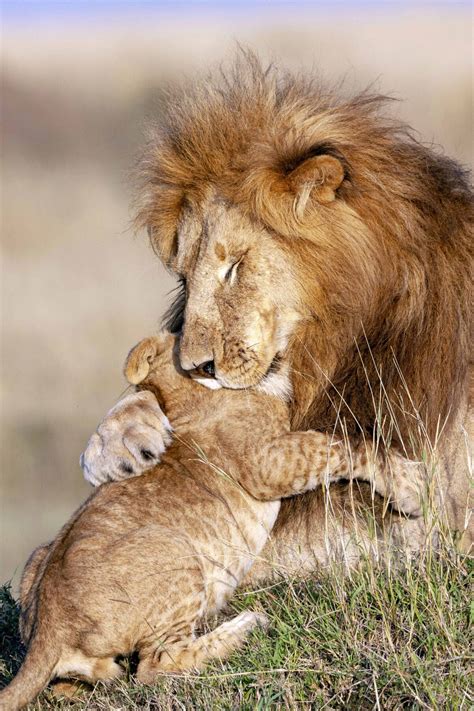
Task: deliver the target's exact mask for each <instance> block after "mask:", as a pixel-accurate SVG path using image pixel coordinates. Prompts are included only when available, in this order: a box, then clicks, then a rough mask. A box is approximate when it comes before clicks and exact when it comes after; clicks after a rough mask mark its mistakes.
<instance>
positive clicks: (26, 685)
mask: <svg viewBox="0 0 474 711" xmlns="http://www.w3.org/2000/svg"><path fill="white" fill-rule="evenodd" d="M42 627H43V626H42V625H41V623H40V624H39V625H38V628H37V629H36V630H35V632H34V633H33V637H32V639H31V643H30V646H29V648H28V652H27V653H26V657H25V659H24V660H23V664H22V665H21V667H20V669H19V671H18V674H17V675H16V677H15V678H14V679H13V681H12V682H11V683H10V684H9V685H8V686H7V687H6V688H5V689H2V691H0V709H1V710H2V711H18V709H22V708H23V707H24V706H26V705H27V704H28V703H29V702H30V701H33V699H34V698H35V697H36V696H37V695H38V694H39V693H40V691H43V689H44V688H45V686H46V685H47V684H48V683H49V682H50V681H51V679H52V677H53V673H54V668H55V666H56V665H57V663H58V662H59V649H58V644H57V641H56V640H55V639H53V638H52V635H51V630H50V629H49V630H48V629H46V630H45V629H42Z"/></svg>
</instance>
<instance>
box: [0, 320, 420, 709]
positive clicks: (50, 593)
mask: <svg viewBox="0 0 474 711" xmlns="http://www.w3.org/2000/svg"><path fill="white" fill-rule="evenodd" d="M176 345H177V339H176V337H175V336H172V335H170V334H165V333H164V334H162V335H160V336H159V337H156V338H148V339H145V340H144V341H142V342H141V343H140V344H138V346H136V348H134V349H133V350H132V351H131V353H130V354H129V357H128V360H127V364H126V375H127V378H128V380H129V382H132V383H138V384H139V387H142V388H147V389H148V390H151V391H152V392H153V393H154V394H155V396H156V397H157V398H158V400H159V402H160V403H161V405H162V407H163V409H164V410H165V411H166V412H167V413H168V415H169V417H170V419H171V423H172V425H173V429H174V441H173V443H172V445H171V446H170V447H169V449H168V450H167V452H166V454H165V455H164V456H163V459H162V461H161V463H160V464H159V465H158V466H157V467H156V468H155V469H154V470H152V471H151V472H150V473H149V474H148V475H145V476H142V477H137V478H134V479H133V478H132V479H128V480H127V481H125V482H114V483H111V484H104V485H103V486H102V487H100V488H99V489H98V490H96V492H95V493H94V494H93V495H92V496H91V497H90V498H89V499H88V500H87V501H86V502H85V503H84V504H83V506H82V507H81V508H80V509H79V510H78V511H77V513H76V514H75V515H74V516H73V517H72V519H71V520H70V521H69V522H68V523H67V524H66V525H65V526H64V528H63V529H62V531H61V532H60V533H59V535H58V536H57V538H56V540H55V541H53V543H51V544H50V545H48V546H42V547H40V548H38V549H37V550H36V551H35V552H34V553H33V554H32V556H31V558H30V560H29V562H28V564H27V566H26V568H25V572H24V574H23V578H22V581H21V586H20V602H21V625H20V628H21V634H22V638H23V640H24V642H25V644H26V645H27V647H28V652H27V656H26V659H25V661H24V663H23V665H22V667H21V669H20V671H19V673H18V675H17V677H16V678H15V679H14V681H13V682H12V684H11V685H10V686H9V687H8V688H7V689H6V690H5V691H3V692H1V693H0V705H2V708H3V707H5V708H8V709H16V708H20V707H22V706H24V705H25V704H26V703H28V702H29V701H30V700H32V698H33V697H34V696H35V695H36V694H37V693H39V692H40V691H41V689H42V688H43V687H44V686H45V685H46V684H47V683H48V682H49V681H50V680H51V679H53V678H55V677H66V678H67V677H77V678H79V679H82V680H85V681H91V682H94V681H97V680H99V679H110V678H114V677H116V676H118V675H119V674H120V673H121V667H120V666H119V665H118V664H117V662H116V657H117V656H118V655H124V654H129V653H131V652H133V651H138V652H139V657H140V662H139V666H138V671H137V676H138V679H139V680H141V681H143V682H146V683H152V682H153V681H154V679H155V678H156V676H157V674H158V673H159V672H160V671H161V672H163V671H170V670H171V671H181V670H190V669H198V668H200V667H201V666H202V665H203V664H204V663H205V662H206V661H207V660H208V659H211V658H213V657H219V658H223V657H225V656H226V655H227V654H228V653H229V652H230V651H232V650H233V649H235V648H236V647H237V646H239V645H240V644H242V643H243V641H244V639H245V637H246V635H247V633H248V632H249V631H250V630H251V629H252V628H253V627H254V626H255V625H256V624H257V623H259V622H263V619H262V616H261V615H258V614H255V613H252V612H246V613H242V614H241V615H239V616H238V617H237V618H235V619H233V620H230V621H228V622H225V623H224V624H222V625H221V626H220V627H218V628H217V629H215V630H214V631H212V632H209V633H208V634H206V635H204V636H202V637H198V638H196V637H195V630H196V626H197V625H198V623H199V622H200V621H201V620H202V618H203V617H204V616H205V615H206V614H209V613H212V612H216V611H218V610H220V609H221V608H222V607H223V606H224V604H225V603H226V601H227V600H228V599H229V597H230V596H231V595H232V593H233V591H234V589H235V587H236V586H237V585H238V584H239V582H240V581H241V580H242V578H243V576H244V575H245V574H246V573H247V571H248V570H249V568H250V567H251V566H252V564H253V562H254V560H255V559H256V558H258V556H259V554H260V551H261V549H262V547H263V546H264V544H265V543H266V541H267V538H268V536H269V534H270V531H271V529H272V526H273V524H274V522H275V520H276V517H277V514H278V511H279V508H280V502H279V500H278V499H279V497H283V496H292V495H294V494H297V493H300V492H302V491H306V490H308V489H312V488H314V487H316V486H319V485H320V484H322V483H324V482H325V481H326V480H327V481H328V482H329V481H333V480H337V479H338V478H340V477H345V478H350V477H352V476H354V477H355V476H358V475H359V473H361V475H362V476H365V471H366V465H367V459H368V458H370V456H371V455H370V452H369V451H368V450H367V449H366V448H364V449H361V450H360V452H359V453H357V454H356V455H355V457H354V458H353V460H352V461H350V460H349V459H348V458H347V453H346V451H345V448H344V446H343V444H341V443H338V442H333V441H332V440H331V438H330V437H328V436H327V435H325V434H323V433H320V434H319V437H318V439H315V438H314V437H308V436H307V435H308V433H291V432H290V418H289V407H288V403H287V402H286V401H285V400H284V399H281V398H279V397H275V396H274V395H269V394H267V393H266V392H265V390H264V389H263V388H261V387H257V388H255V389H253V390H238V391H236V392H235V391H234V392H232V391H231V390H226V389H219V390H216V391H212V390H209V389H206V388H203V387H202V386H201V385H199V384H198V383H196V382H194V380H193V379H191V378H190V377H189V375H188V374H187V373H185V372H183V371H182V369H181V368H180V366H179V365H178V363H177V357H176ZM282 377H283V374H282ZM314 461H318V462H319V466H318V467H314V466H312V465H311V466H310V464H309V463H311V462H314ZM395 465H396V466H398V462H396V463H395ZM372 471H373V478H374V485H375V486H376V488H377V489H378V490H379V491H380V492H381V493H382V494H383V495H390V491H391V489H392V486H393V480H392V477H391V472H390V471H389V469H388V468H384V469H380V470H379V469H377V467H375V468H373V469H372ZM389 490H390V491H389ZM275 491H277V495H276V496H275V493H274V492H275ZM402 492H403V496H406V495H407V492H408V499H413V501H414V502H416V492H415V491H413V490H410V489H406V488H405V487H404V485H403V482H402ZM259 499H262V500H266V499H273V500H272V501H266V502H265V501H261V500H259ZM413 501H408V500H407V501H405V502H404V503H406V505H415V506H416V503H415V504H413Z"/></svg>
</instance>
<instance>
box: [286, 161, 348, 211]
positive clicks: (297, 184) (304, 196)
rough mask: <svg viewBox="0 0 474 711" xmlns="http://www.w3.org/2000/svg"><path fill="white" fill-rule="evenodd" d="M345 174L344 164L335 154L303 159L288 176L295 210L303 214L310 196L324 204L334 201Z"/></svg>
mask: <svg viewBox="0 0 474 711" xmlns="http://www.w3.org/2000/svg"><path fill="white" fill-rule="evenodd" d="M344 176H345V171H344V168H343V165H342V163H341V161H340V160H339V159H338V158H335V157H334V156H331V155H317V156H311V157H309V158H306V160H303V161H302V162H301V163H299V165H297V166H296V168H293V169H292V170H291V171H290V172H289V173H287V176H286V179H287V182H288V185H289V187H290V189H291V191H292V192H293V193H294V195H295V212H296V213H297V214H298V215H301V214H302V213H303V212H304V209H305V207H306V204H307V202H308V200H309V199H310V198H314V199H315V200H317V201H318V202H320V203H323V204H324V203H328V202H332V201H333V200H334V199H335V197H336V195H335V193H336V190H337V189H338V187H339V186H340V185H341V183H342V181H343V180H344Z"/></svg>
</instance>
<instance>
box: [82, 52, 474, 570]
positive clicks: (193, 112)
mask: <svg viewBox="0 0 474 711" xmlns="http://www.w3.org/2000/svg"><path fill="white" fill-rule="evenodd" d="M384 103H385V100H384V98H383V97H380V96H374V95H370V94H367V93H362V94H360V95H358V96H355V97H353V98H349V99H341V98H339V97H338V96H337V95H335V94H334V93H332V92H330V91H327V90H325V89H324V88H322V87H321V86H319V85H318V84H316V83H315V82H313V81H312V80H311V79H308V78H306V77H304V76H294V75H290V74H279V73H278V72H277V71H276V70H274V69H272V68H270V69H267V70H264V69H262V68H261V66H260V64H259V63H258V61H257V60H256V59H255V58H254V57H252V56H250V57H249V56H247V57H244V58H241V59H239V60H238V61H237V62H236V63H235V65H234V67H233V69H232V70H231V71H230V72H229V73H228V74H227V75H219V76H218V77H217V78H215V79H208V80H206V81H204V82H202V83H201V84H199V85H197V86H195V87H193V88H187V89H185V90H183V91H181V92H177V93H176V94H175V95H174V96H173V97H171V98H170V99H169V101H168V104H167V108H166V110H165V112H164V114H163V116H160V120H159V125H158V126H157V127H156V129H155V131H154V134H153V137H152V139H151V141H150V143H149V145H148V147H147V149H146V152H145V156H144V159H143V161H142V164H141V178H142V182H141V190H140V192H139V196H138V206H137V226H138V227H139V228H142V227H146V228H147V229H148V232H149V235H150V238H151V242H152V245H153V247H154V249H155V251H156V252H157V254H158V255H159V257H160V258H161V259H162V260H163V262H164V263H165V264H166V265H167V266H168V267H169V268H170V269H171V270H172V271H173V272H174V273H175V274H177V275H178V276H179V277H180V278H181V281H182V293H181V294H180V297H179V298H178V300H177V302H176V304H175V306H174V309H173V310H172V311H171V313H170V315H169V323H170V325H171V327H172V328H173V329H174V330H178V329H181V334H182V335H181V350H180V359H181V365H182V367H183V368H185V369H188V370H189V369H194V368H196V369H198V370H200V371H201V374H202V375H203V377H205V376H206V375H207V376H209V381H208V385H210V386H212V383H213V382H214V381H215V380H217V381H219V382H220V384H221V385H224V386H225V387H229V388H243V387H246V386H249V385H253V384H255V383H256V382H258V381H259V380H262V379H264V378H265V379H267V380H271V382H273V383H274V385H275V387H276V388H278V368H279V363H280V362H281V361H282V360H285V361H288V362H289V363H290V366H291V369H292V389H293V395H292V427H293V429H301V430H308V431H310V432H311V431H312V430H323V431H334V432H335V433H337V435H338V436H343V437H345V438H346V440H347V443H348V445H349V446H350V447H351V448H352V449H353V450H354V449H357V448H360V447H361V446H366V445H367V443H368V442H369V443H372V445H371V451H372V452H374V451H375V452H376V453H375V455H374V456H375V457H376V458H377V459H378V462H379V463H380V462H382V463H383V460H384V457H385V456H386V452H387V448H395V449H396V450H397V451H399V452H401V453H403V454H405V456H407V457H409V458H411V459H413V460H421V459H423V460H424V461H425V466H426V463H427V462H428V461H429V462H430V465H429V466H426V475H427V483H428V487H427V489H428V490H429V494H430V496H431V498H432V501H434V503H435V506H436V510H437V512H438V514H439V515H440V518H444V517H446V519H447V522H448V523H449V525H450V527H451V528H453V529H455V530H456V531H458V532H459V533H460V534H461V533H464V546H465V547H466V546H468V545H469V543H470V540H471V535H472V528H471V527H469V526H468V522H469V520H468V511H469V509H468V506H469V503H468V490H469V472H468V452H467V441H468V437H469V434H468V430H469V427H468V412H469V411H468V397H469V393H468V390H469V386H468V379H469V357H470V339H471V309H470V295H471V291H470V289H471V273H472V272H471V268H472V247H471V236H470V227H471V225H472V207H471V205H472V203H471V193H470V190H469V186H468V183H467V180H466V175H465V173H464V172H463V170H462V169H461V167H460V166H459V165H457V164H456V163H455V162H453V161H451V160H449V159H447V158H445V157H444V156H440V155H438V154H436V153H435V152H433V151H432V150H430V149H428V148H426V147H425V146H423V145H421V144H420V143H418V142H417V141H416V140H415V139H414V138H413V137H412V135H411V133H410V129H409V128H407V127H406V126H403V125H400V124H399V123H396V122H395V121H393V120H391V119H389V118H387V117H386V116H385V115H384V114H383V107H384ZM471 431H472V419H471ZM308 436H309V437H311V436H312V435H311V434H309V435H308ZM167 437H168V434H167V431H166V421H165V419H163V415H162V414H161V412H160V410H159V408H158V406H157V404H156V402H155V401H154V399H153V397H152V396H151V394H149V393H139V394H134V395H132V396H129V397H128V398H125V399H124V400H123V401H122V402H121V403H119V404H118V405H117V406H116V407H115V408H114V409H113V410H112V411H111V413H109V415H108V416H107V417H106V419H105V420H104V421H103V423H102V424H101V425H100V426H99V429H98V432H97V433H96V434H95V435H93V437H92V438H91V440H90V443H89V445H88V449H87V450H86V452H85V455H84V457H83V465H84V469H85V474H86V478H87V479H88V480H89V481H91V482H92V483H95V484H96V483H99V482H101V481H104V480H106V479H108V478H111V479H116V478H122V477H124V476H128V475H130V474H132V473H133V474H139V473H141V472H143V471H144V470H145V469H146V468H148V467H149V466H150V465H151V464H153V463H154V462H155V461H156V460H157V459H158V458H159V456H160V453H161V452H162V451H163V449H164V446H165V445H166V438H167ZM302 456H304V449H303V450H302ZM367 466H370V462H368V464H367ZM364 486H366V485H361V486H360V487H359V488H358V489H356V490H352V489H350V488H348V486H345V485H335V486H331V487H330V489H331V497H330V501H327V500H325V492H324V491H322V490H319V491H315V492H312V493H309V494H304V495H303V496H300V497H297V498H295V499H289V500H286V502H285V503H284V506H283V507H282V510H281V513H280V517H279V519H278V522H277V525H276V527H275V529H274V548H273V550H272V551H268V553H269V556H270V555H271V556H272V557H273V560H274V562H276V563H278V564H281V565H283V566H284V567H286V568H287V569H290V570H292V571H295V570H298V569H301V567H303V569H305V570H308V569H311V568H312V567H314V565H315V562H316V563H325V562H326V561H327V560H328V557H330V556H331V555H335V554H337V555H339V554H341V553H342V552H343V553H344V555H345V556H346V557H348V558H349V559H350V560H354V559H357V556H358V555H359V551H360V546H361V545H362V547H363V548H365V549H367V548H368V546H370V541H372V540H373V538H374V535H373V532H370V530H369V529H370V526H368V525H367V515H366V514H367V511H368V510H369V509H372V510H373V511H374V512H375V519H376V522H377V524H378V526H379V528H377V531H376V535H375V538H376V539H379V540H380V539H381V538H382V537H385V536H388V538H389V540H391V541H392V543H395V544H399V543H402V542H403V541H408V544H409V545H410V547H414V548H417V547H419V546H420V545H422V543H423V540H424V534H425V532H426V516H425V517H419V518H417V519H413V518H405V517H399V516H397V515H394V514H393V512H390V511H389V512H388V513H387V507H386V506H383V502H382V500H376V499H374V497H371V496H370V493H371V492H370V489H368V488H365V489H364ZM430 525H431V524H430ZM469 528H470V531H469ZM382 530H383V536H382V533H381V531H382ZM430 530H431V529H430ZM267 574H268V569H267V568H266V567H265V565H259V566H257V567H256V568H255V574H254V577H258V576H259V575H260V576H261V575H267Z"/></svg>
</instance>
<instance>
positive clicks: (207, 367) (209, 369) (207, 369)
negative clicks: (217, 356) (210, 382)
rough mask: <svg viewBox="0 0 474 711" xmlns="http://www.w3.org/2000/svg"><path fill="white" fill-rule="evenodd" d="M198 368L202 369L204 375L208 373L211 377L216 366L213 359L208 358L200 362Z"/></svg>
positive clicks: (214, 372)
mask: <svg viewBox="0 0 474 711" xmlns="http://www.w3.org/2000/svg"><path fill="white" fill-rule="evenodd" d="M198 370H202V371H203V372H204V373H206V375H209V377H211V378H213V377H214V376H215V374H216V368H215V366H214V361H213V360H208V361H206V363H202V365H200V366H199V367H198Z"/></svg>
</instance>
